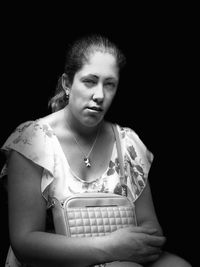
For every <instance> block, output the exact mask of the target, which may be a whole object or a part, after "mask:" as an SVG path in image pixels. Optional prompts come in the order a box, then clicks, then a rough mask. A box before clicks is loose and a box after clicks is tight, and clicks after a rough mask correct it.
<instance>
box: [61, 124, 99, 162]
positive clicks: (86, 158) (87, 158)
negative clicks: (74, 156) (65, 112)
mask: <svg viewBox="0 0 200 267" xmlns="http://www.w3.org/2000/svg"><path fill="white" fill-rule="evenodd" d="M66 123H67V122H66ZM67 126H68V128H69V129H70V130H71V132H72V133H73V131H72V129H71V127H70V126H69V124H68V123H67ZM99 130H100V127H99V128H98V131H97V135H96V137H95V140H94V142H93V144H92V147H91V149H90V151H89V153H88V154H87V155H86V154H85V153H84V152H83V150H82V148H81V145H80V144H79V142H78V141H77V139H76V137H75V136H74V135H72V137H73V138H74V141H75V142H76V144H77V146H78V148H79V150H80V151H81V153H82V154H83V156H84V157H83V161H84V163H85V166H86V167H91V161H90V154H91V153H92V150H93V148H94V146H95V144H96V141H97V139H98V136H99Z"/></svg>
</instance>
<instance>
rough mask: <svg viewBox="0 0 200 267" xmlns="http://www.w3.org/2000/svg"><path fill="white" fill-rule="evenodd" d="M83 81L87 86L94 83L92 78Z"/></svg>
mask: <svg viewBox="0 0 200 267" xmlns="http://www.w3.org/2000/svg"><path fill="white" fill-rule="evenodd" d="M84 83H85V84H86V85H87V86H93V85H95V84H96V82H95V81H93V80H85V81H84Z"/></svg>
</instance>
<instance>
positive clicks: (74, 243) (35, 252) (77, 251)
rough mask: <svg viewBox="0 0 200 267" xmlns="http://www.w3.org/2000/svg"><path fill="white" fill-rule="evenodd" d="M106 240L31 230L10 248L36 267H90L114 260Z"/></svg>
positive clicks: (103, 237)
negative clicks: (90, 266)
mask: <svg viewBox="0 0 200 267" xmlns="http://www.w3.org/2000/svg"><path fill="white" fill-rule="evenodd" d="M108 241H109V239H108V238H107V237H106V236H102V237H84V238H67V237H65V236H62V235H57V234H50V233H45V232H31V233H28V234H26V236H24V237H23V238H19V239H18V241H17V242H13V244H12V247H13V250H14V252H15V254H16V256H17V257H18V258H19V260H20V261H22V262H25V263H29V264H33V265H34V264H36V265H37V266H38V265H39V266H56V267H58V266H69V267H70V266H76V267H78V266H81V267H84V266H89V265H93V264H98V263H103V262H110V261H114V260H115V259H112V258H111V256H110V254H109V245H108V243H109V242H108Z"/></svg>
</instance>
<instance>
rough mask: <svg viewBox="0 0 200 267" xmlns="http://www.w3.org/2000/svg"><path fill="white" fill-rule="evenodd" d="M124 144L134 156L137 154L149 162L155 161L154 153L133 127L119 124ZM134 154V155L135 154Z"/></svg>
mask: <svg viewBox="0 0 200 267" xmlns="http://www.w3.org/2000/svg"><path fill="white" fill-rule="evenodd" d="M117 127H118V130H119V135H120V137H121V141H122V145H123V147H124V149H125V150H127V151H128V152H129V154H131V156H132V158H136V157H137V156H139V157H141V158H143V159H146V160H147V161H148V162H149V163H152V161H153V158H154V156H153V154H152V152H151V151H149V149H148V148H147V146H146V145H145V144H144V142H143V140H142V139H141V138H140V136H139V135H138V134H137V133H136V132H135V131H134V130H133V129H132V128H131V127H124V126H121V125H117ZM133 155H134V156H133Z"/></svg>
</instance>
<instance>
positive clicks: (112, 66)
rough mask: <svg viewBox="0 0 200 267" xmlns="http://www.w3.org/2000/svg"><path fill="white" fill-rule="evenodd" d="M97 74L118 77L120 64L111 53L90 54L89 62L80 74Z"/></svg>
mask: <svg viewBox="0 0 200 267" xmlns="http://www.w3.org/2000/svg"><path fill="white" fill-rule="evenodd" d="M90 74H94V75H95V74H96V75H97V76H98V75H99V74H100V75H103V76H114V77H116V78H117V77H118V66H117V61H116V58H115V56H114V55H113V54H111V53H107V52H106V53H102V52H95V53H92V54H90V56H89V58H88V60H87V62H85V64H84V65H83V67H82V69H81V70H80V75H83V76H84V75H90Z"/></svg>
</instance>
